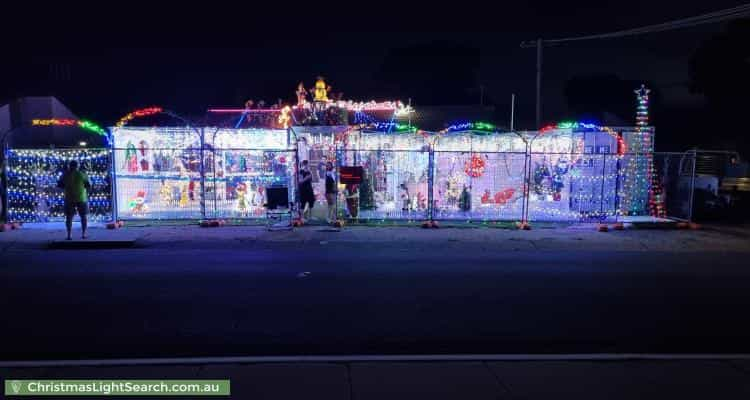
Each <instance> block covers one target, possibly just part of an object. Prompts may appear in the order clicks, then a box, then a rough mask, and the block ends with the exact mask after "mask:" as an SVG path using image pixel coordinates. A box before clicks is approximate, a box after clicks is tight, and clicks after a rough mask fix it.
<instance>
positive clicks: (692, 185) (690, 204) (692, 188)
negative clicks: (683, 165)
mask: <svg viewBox="0 0 750 400" xmlns="http://www.w3.org/2000/svg"><path fill="white" fill-rule="evenodd" d="M691 151H692V152H693V168H692V172H691V174H690V175H691V176H690V200H689V202H688V222H693V196H694V194H695V164H696V163H697V162H698V153H697V152H696V151H695V150H691Z"/></svg>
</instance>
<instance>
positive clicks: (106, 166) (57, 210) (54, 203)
mask: <svg viewBox="0 0 750 400" xmlns="http://www.w3.org/2000/svg"><path fill="white" fill-rule="evenodd" d="M5 155H6V158H5V159H6V168H5V179H6V185H7V188H6V196H5V200H6V210H7V219H8V221H13V222H53V221H63V220H64V219H65V213H64V202H65V200H64V195H63V190H62V189H61V188H59V187H58V186H57V182H58V180H59V179H60V177H61V176H62V174H63V172H64V170H65V169H66V167H67V165H68V163H69V162H70V161H73V160H75V161H77V162H78V165H79V169H80V170H81V171H82V172H84V173H85V174H86V175H87V176H88V177H89V181H90V182H91V188H90V189H89V191H88V192H89V219H90V220H92V221H108V220H111V219H112V215H113V214H112V211H113V207H112V180H111V153H110V151H109V150H108V149H10V150H8V151H7V152H6V154H5Z"/></svg>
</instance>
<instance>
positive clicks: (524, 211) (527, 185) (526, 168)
mask: <svg viewBox="0 0 750 400" xmlns="http://www.w3.org/2000/svg"><path fill="white" fill-rule="evenodd" d="M524 153H525V154H524V159H523V179H524V184H523V201H522V202H521V222H525V223H528V222H529V193H530V190H531V146H530V145H529V143H528V142H526V150H525V152H524Z"/></svg>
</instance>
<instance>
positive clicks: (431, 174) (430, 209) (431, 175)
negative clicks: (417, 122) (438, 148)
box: [427, 145, 435, 221]
mask: <svg viewBox="0 0 750 400" xmlns="http://www.w3.org/2000/svg"><path fill="white" fill-rule="evenodd" d="M428 149H429V150H428V151H429V154H428V157H427V219H429V220H430V221H432V220H433V219H434V217H435V214H434V211H435V205H434V195H433V187H434V186H435V149H433V148H432V146H431V145H430V146H429V147H428Z"/></svg>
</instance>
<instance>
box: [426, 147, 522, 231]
mask: <svg viewBox="0 0 750 400" xmlns="http://www.w3.org/2000/svg"><path fill="white" fill-rule="evenodd" d="M525 160H526V154H524V153H494V152H485V153H478V152H450V151H438V152H435V162H434V168H435V171H434V176H435V180H434V187H433V192H432V193H433V198H434V202H433V206H434V210H433V217H434V218H435V219H453V220H477V221H481V220H521V219H522V218H523V207H524V201H523V185H524V181H525V179H524V174H525Z"/></svg>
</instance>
